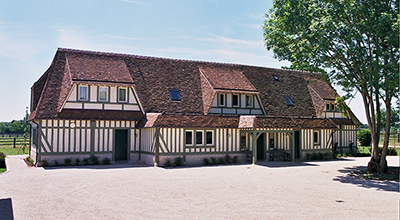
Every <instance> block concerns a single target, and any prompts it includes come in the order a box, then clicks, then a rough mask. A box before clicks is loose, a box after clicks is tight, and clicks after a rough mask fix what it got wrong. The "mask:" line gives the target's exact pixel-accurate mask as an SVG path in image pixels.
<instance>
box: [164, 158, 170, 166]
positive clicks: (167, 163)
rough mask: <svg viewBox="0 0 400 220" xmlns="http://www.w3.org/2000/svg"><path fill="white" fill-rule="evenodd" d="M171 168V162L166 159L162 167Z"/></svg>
mask: <svg viewBox="0 0 400 220" xmlns="http://www.w3.org/2000/svg"><path fill="white" fill-rule="evenodd" d="M170 166H172V163H171V160H170V159H166V160H165V163H164V167H170Z"/></svg>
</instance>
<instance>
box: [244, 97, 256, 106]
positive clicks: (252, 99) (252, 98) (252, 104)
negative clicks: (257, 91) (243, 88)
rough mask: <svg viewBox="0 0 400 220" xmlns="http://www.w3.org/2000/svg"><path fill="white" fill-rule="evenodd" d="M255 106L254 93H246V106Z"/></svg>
mask: <svg viewBox="0 0 400 220" xmlns="http://www.w3.org/2000/svg"><path fill="white" fill-rule="evenodd" d="M247 98H249V99H248V100H250V105H249V103H248V101H247ZM253 106H254V96H253V95H246V108H253Z"/></svg>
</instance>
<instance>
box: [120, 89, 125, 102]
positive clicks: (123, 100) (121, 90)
mask: <svg viewBox="0 0 400 220" xmlns="http://www.w3.org/2000/svg"><path fill="white" fill-rule="evenodd" d="M118 101H119V102H126V88H119V89H118Z"/></svg>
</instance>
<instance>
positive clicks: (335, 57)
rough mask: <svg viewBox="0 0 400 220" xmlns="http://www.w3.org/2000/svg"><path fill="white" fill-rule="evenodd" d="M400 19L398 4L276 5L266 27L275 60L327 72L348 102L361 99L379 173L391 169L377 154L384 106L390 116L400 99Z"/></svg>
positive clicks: (322, 1) (283, 1) (284, 0)
mask: <svg viewBox="0 0 400 220" xmlns="http://www.w3.org/2000/svg"><path fill="white" fill-rule="evenodd" d="M399 18H400V16H399V1H395V0H387V1H376V0H343V1H335V0H301V1H300V0H275V1H274V5H273V7H272V8H271V10H270V11H269V13H268V14H267V15H266V20H265V22H264V41H265V46H266V48H267V49H268V50H273V52H274V54H275V57H277V58H279V59H280V60H288V61H290V62H292V67H293V68H299V69H301V67H308V68H310V67H314V68H315V69H323V70H329V72H328V76H329V79H330V80H331V81H334V82H335V83H337V84H339V85H341V86H342V89H343V90H344V91H345V92H347V95H346V96H347V97H352V96H354V94H353V91H355V90H356V91H357V92H359V93H360V94H361V96H362V98H363V102H364V110H365V112H366V116H367V121H368V125H369V127H370V131H371V136H372V146H373V149H374V150H373V151H372V157H371V161H370V163H369V164H368V167H369V169H370V170H377V171H379V172H384V171H385V170H386V168H387V163H386V159H385V155H382V157H380V156H379V155H378V152H377V148H378V141H379V135H380V133H379V132H380V128H381V120H380V117H381V114H380V102H381V101H382V100H383V102H384V103H385V109H386V110H388V109H389V112H390V103H391V100H392V98H393V97H396V96H398V95H399V90H398V88H399V83H398V79H399V65H398V64H399V37H398V33H399ZM375 115H378V116H377V118H375ZM389 118H390V114H387V120H388V119H389ZM385 130H386V132H385V135H386V138H387V133H389V127H388V126H387V127H385ZM387 146H388V145H387V142H384V147H387ZM373 167H375V168H376V169H375V168H373Z"/></svg>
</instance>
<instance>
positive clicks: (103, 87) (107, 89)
mask: <svg viewBox="0 0 400 220" xmlns="http://www.w3.org/2000/svg"><path fill="white" fill-rule="evenodd" d="M102 89H106V99H104V100H103V99H101V90H102ZM108 92H109V88H108V87H107V86H99V96H98V97H99V98H98V100H99V101H100V102H107V101H108Z"/></svg>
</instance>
